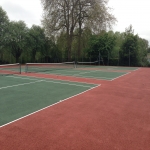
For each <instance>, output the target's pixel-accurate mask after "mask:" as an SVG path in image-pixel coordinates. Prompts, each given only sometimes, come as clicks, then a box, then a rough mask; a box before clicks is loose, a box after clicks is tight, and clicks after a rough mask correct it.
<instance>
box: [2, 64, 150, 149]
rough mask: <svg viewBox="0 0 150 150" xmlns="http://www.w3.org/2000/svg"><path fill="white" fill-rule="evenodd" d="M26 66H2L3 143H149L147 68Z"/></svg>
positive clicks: (4, 146) (33, 146) (139, 146)
mask: <svg viewBox="0 0 150 150" xmlns="http://www.w3.org/2000/svg"><path fill="white" fill-rule="evenodd" d="M20 69H21V72H20ZM26 69H27V68H26V67H25V65H22V66H20V64H14V65H9V66H4V65H3V66H0V135H1V136H0V147H1V149H5V150H10V149H15V150H20V149H46V150H49V149H54V150H57V149H59V150H64V149H66V150H69V149H74V150H79V149H86V150H91V149H94V150H99V149H101V148H102V149H108V150H110V149H125V150H129V149H131V150H132V149H144V150H148V149H149V146H150V145H149V131H150V128H149V124H150V120H149V118H150V115H149V108H150V103H149V93H150V88H149V87H150V82H149V80H148V79H149V74H150V70H149V68H139V69H138V68H137V67H117V66H94V65H85V66H84V65H79V66H77V67H72V66H71V64H69V65H68V64H67V66H64V65H61V64H55V65H54V64H53V65H51V64H46V65H45V64H36V65H32V66H28V70H26ZM52 78H53V79H52ZM87 78H89V79H87ZM58 79H59V80H58ZM95 79H96V80H95ZM67 80H68V81H67ZM110 81H111V82H110Z"/></svg>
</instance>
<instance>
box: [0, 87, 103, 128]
mask: <svg viewBox="0 0 150 150" xmlns="http://www.w3.org/2000/svg"><path fill="white" fill-rule="evenodd" d="M99 86H101V85H98V86H96V87H92V88H90V89H88V90H86V91H84V92H81V93H79V94H76V95H74V96H71V97H68V98H66V99H63V100H60V101H59V102H56V103H54V104H52V105H49V106H47V107H44V108H42V109H39V110H37V111H35V112H33V113H30V114H28V115H25V116H23V117H21V118H18V119H16V120H14V121H11V122H9V123H6V124H4V125H2V126H0V128H2V127H4V126H7V125H9V124H12V123H14V122H16V121H19V120H21V119H24V118H26V117H28V116H31V115H33V114H35V113H38V112H40V111H42V110H45V109H47V108H49V107H52V106H54V105H57V104H59V103H61V102H63V101H66V100H69V99H71V98H74V97H76V96H78V95H81V94H83V93H86V92H88V91H90V90H92V89H95V88H97V87H99Z"/></svg>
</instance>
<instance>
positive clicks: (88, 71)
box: [73, 70, 102, 76]
mask: <svg viewBox="0 0 150 150" xmlns="http://www.w3.org/2000/svg"><path fill="white" fill-rule="evenodd" d="M97 71H99V70H94V71H88V72H81V73H77V74H73V76H74V75H75V76H76V75H79V74H86V73H91V72H97ZM100 72H102V71H100Z"/></svg>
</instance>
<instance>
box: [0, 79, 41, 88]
mask: <svg viewBox="0 0 150 150" xmlns="http://www.w3.org/2000/svg"><path fill="white" fill-rule="evenodd" d="M42 81H43V80H39V81H38V80H37V81H35V82H29V83H22V84H16V85H10V86H5V87H0V90H1V89H7V88H11V87H16V86H21V85H27V84H33V83H37V82H42Z"/></svg>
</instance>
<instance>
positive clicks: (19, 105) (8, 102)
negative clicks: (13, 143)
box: [0, 75, 98, 127]
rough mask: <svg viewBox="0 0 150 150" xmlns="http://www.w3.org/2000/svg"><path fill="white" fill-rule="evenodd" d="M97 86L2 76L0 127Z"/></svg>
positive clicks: (0, 80)
mask: <svg viewBox="0 0 150 150" xmlns="http://www.w3.org/2000/svg"><path fill="white" fill-rule="evenodd" d="M96 86H98V85H94V84H86V83H77V82H66V81H59V80H50V79H47V80H46V79H38V78H36V79H35V78H32V77H19V76H11V75H9V76H0V99H1V100H0V127H2V126H3V125H5V124H8V123H10V122H13V121H14V120H17V119H19V118H22V117H24V116H27V115H29V114H32V113H34V112H36V111H39V110H41V109H43V108H45V107H48V106H51V105H54V104H56V103H59V102H60V101H63V100H65V99H67V98H70V97H72V96H75V95H78V94H80V93H82V92H85V91H87V90H90V89H92V88H95V87H96Z"/></svg>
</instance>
